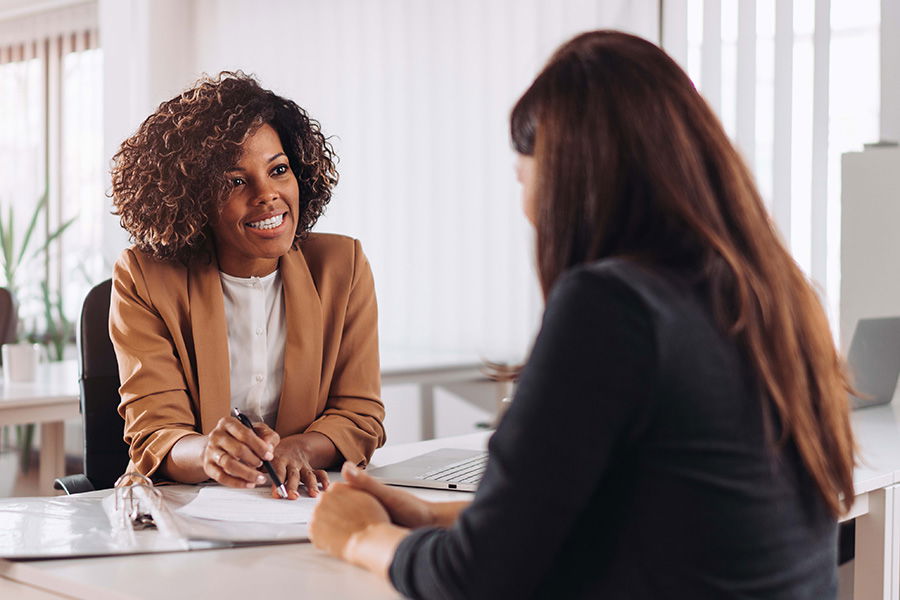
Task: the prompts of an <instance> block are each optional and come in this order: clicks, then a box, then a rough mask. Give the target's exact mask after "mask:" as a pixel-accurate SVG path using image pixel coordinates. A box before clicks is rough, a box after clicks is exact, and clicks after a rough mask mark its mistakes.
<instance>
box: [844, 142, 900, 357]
mask: <svg viewBox="0 0 900 600" xmlns="http://www.w3.org/2000/svg"><path fill="white" fill-rule="evenodd" d="M842 170H843V178H842V181H843V188H842V194H841V196H842V209H841V225H842V226H841V307H840V315H841V336H840V337H841V347H842V348H843V349H844V350H845V351H846V350H847V349H848V347H849V345H850V339H851V337H852V336H853V330H854V328H855V327H856V322H857V321H858V320H859V319H861V318H867V317H893V316H897V315H900V244H898V243H897V240H898V235H897V228H898V226H900V148H896V147H894V148H878V147H875V148H868V149H866V150H865V151H864V152H850V153H847V154H845V155H844V157H843V169H842Z"/></svg>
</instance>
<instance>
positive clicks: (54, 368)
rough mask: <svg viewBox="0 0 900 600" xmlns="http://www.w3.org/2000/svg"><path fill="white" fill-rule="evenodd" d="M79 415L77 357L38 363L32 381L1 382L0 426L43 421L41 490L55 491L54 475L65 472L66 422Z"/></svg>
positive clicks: (40, 471) (42, 491)
mask: <svg viewBox="0 0 900 600" xmlns="http://www.w3.org/2000/svg"><path fill="white" fill-rule="evenodd" d="M0 381H2V378H0ZM77 416H79V390H78V365H77V363H76V361H74V360H71V361H63V362H52V363H43V364H41V365H39V366H38V370H37V376H36V378H35V381H33V382H27V383H12V384H6V383H0V426H2V425H26V424H29V423H39V424H40V425H41V440H40V464H39V465H38V469H39V470H38V483H39V486H40V491H41V493H42V494H45V495H48V496H49V495H52V494H53V493H54V492H53V479H54V478H56V477H60V476H62V475H64V474H65V464H66V460H65V458H66V457H65V443H64V442H65V427H64V422H65V420H66V419H72V418H74V417H77Z"/></svg>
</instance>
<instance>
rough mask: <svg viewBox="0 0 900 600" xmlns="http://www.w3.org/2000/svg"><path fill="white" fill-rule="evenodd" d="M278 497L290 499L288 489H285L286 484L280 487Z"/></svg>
mask: <svg viewBox="0 0 900 600" xmlns="http://www.w3.org/2000/svg"><path fill="white" fill-rule="evenodd" d="M278 495H279V496H281V497H282V498H287V497H288V493H287V489H285V487H284V484H282V485H279V486H278Z"/></svg>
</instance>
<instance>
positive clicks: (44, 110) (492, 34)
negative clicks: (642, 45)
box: [0, 0, 900, 441]
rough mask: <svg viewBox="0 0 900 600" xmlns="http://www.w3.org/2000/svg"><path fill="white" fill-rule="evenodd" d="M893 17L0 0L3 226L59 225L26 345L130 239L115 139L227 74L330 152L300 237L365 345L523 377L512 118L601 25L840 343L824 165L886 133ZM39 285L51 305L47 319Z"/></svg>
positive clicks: (537, 308) (823, 9) (310, 1)
mask: <svg viewBox="0 0 900 600" xmlns="http://www.w3.org/2000/svg"><path fill="white" fill-rule="evenodd" d="M898 11H900V9H898V3H896V2H895V1H894V0H592V1H587V0H290V1H289V0H257V1H249V0H245V1H241V0H93V1H77V0H33V1H25V0H0V220H2V221H3V222H4V223H6V222H7V221H8V220H9V214H10V209H14V213H15V217H14V218H13V219H12V220H13V221H14V225H13V229H14V230H15V231H16V232H17V234H18V238H17V240H19V241H20V240H21V239H22V235H23V234H24V231H25V229H26V228H27V225H28V222H29V221H28V219H29V217H30V215H31V213H32V212H33V211H34V208H35V206H36V205H37V203H38V202H39V200H40V199H41V198H42V197H44V196H46V198H47V205H46V211H45V212H43V213H41V214H40V215H39V221H38V222H39V227H38V231H37V233H35V236H36V238H35V239H36V240H37V241H34V242H33V244H37V245H39V241H40V239H41V236H47V235H48V234H49V233H51V232H53V231H54V230H55V229H56V228H57V227H59V226H60V225H61V224H63V223H65V222H66V221H67V220H68V219H70V218H72V217H77V218H76V220H75V221H74V223H73V224H72V226H71V227H70V228H69V229H68V230H67V231H66V232H65V234H64V235H63V236H62V237H61V238H60V239H59V240H57V241H56V242H54V244H52V245H51V246H50V252H48V253H47V254H46V256H43V255H42V256H40V257H38V259H37V260H36V261H35V262H34V263H33V264H31V265H30V266H29V268H27V269H23V270H22V271H20V272H19V275H18V280H17V281H16V285H17V287H18V289H19V290H20V299H21V303H22V307H21V316H22V320H23V324H24V328H25V329H26V330H28V331H32V332H38V333H40V332H42V331H46V330H47V328H48V327H49V326H50V323H49V322H48V319H50V320H59V319H60V318H62V317H61V316H60V315H63V316H65V317H66V318H67V319H69V320H73V319H74V318H75V317H76V316H77V314H78V311H79V309H80V305H81V300H82V298H83V296H84V294H85V292H86V291H87V290H88V289H89V288H90V286H91V285H92V284H94V283H96V282H98V281H100V280H102V279H105V278H107V277H108V276H109V274H110V268H111V265H112V262H113V261H114V260H115V259H116V257H117V256H118V254H119V253H120V252H121V250H122V249H123V248H124V247H125V246H126V245H127V243H128V240H127V239H126V237H125V235H124V234H123V232H122V231H121V230H120V228H119V226H118V222H117V219H116V218H115V217H113V216H111V215H110V214H109V211H110V201H109V199H108V198H107V196H106V193H107V192H108V188H109V175H108V168H109V161H110V157H111V156H112V154H113V153H114V152H115V150H116V148H117V146H118V144H119V143H120V142H121V141H122V140H123V139H124V138H125V137H127V136H128V135H130V134H131V132H133V131H134V129H135V128H136V127H137V126H138V124H139V123H140V122H141V121H142V119H143V118H145V117H146V116H147V115H148V114H149V113H150V112H151V111H152V110H153V109H154V107H155V106H156V105H157V104H158V103H159V102H161V101H163V100H165V99H168V98H170V97H172V96H173V95H175V94H177V93H179V92H180V91H181V90H183V89H184V88H186V87H188V86H190V85H191V83H192V82H193V81H195V80H196V79H197V77H198V76H199V75H200V74H201V73H210V74H215V73H217V72H218V71H220V70H226V69H227V70H236V69H241V70H243V71H245V72H247V73H253V74H255V75H257V76H258V78H259V80H260V81H261V83H262V84H263V85H264V86H265V87H269V88H271V89H273V90H275V91H276V92H278V93H280V94H282V95H285V96H288V97H290V98H292V99H294V100H296V101H297V102H298V103H299V104H300V105H302V106H304V107H305V108H307V109H308V111H309V112H310V114H311V115H312V116H314V117H315V118H316V119H317V120H319V121H320V122H321V124H322V128H323V130H324V131H325V132H326V133H327V134H328V135H330V136H333V137H332V142H333V144H334V147H335V149H336V151H337V153H338V155H339V156H340V164H339V169H340V172H341V181H340V184H339V186H338V187H337V189H336V192H335V195H334V199H333V200H332V203H331V205H330V207H329V209H328V211H327V214H326V216H325V217H324V218H323V219H322V220H321V221H320V223H319V225H318V226H317V230H318V231H331V232H339V233H345V234H348V235H352V236H355V237H358V238H360V239H361V240H362V242H363V247H364V249H365V250H366V252H367V254H368V256H369V259H370V261H371V264H372V268H373V270H374V273H375V278H376V286H377V292H378V298H379V307H380V335H381V341H382V348H383V349H384V351H385V352H386V353H390V352H395V353H396V352H399V353H407V354H409V353H420V354H422V355H424V356H429V355H433V356H443V355H447V356H456V357H459V356H462V357H470V358H472V359H473V360H478V359H482V358H484V359H490V360H495V361H500V362H503V361H516V360H521V359H522V358H523V357H524V356H526V354H527V350H528V346H529V344H530V341H531V339H532V337H533V335H534V333H535V331H536V328H537V326H538V324H539V318H540V312H541V308H542V300H541V297H540V293H539V291H538V287H537V284H536V279H535V276H534V268H533V260H532V238H531V233H530V230H529V228H528V226H527V224H526V222H525V220H524V218H523V217H522V215H521V210H520V207H519V191H518V185H517V183H516V182H515V177H514V173H513V168H512V165H513V159H514V156H513V153H512V151H511V150H510V147H509V142H508V129H507V117H508V114H509V110H510V108H511V106H512V104H513V103H514V101H515V100H516V98H517V97H518V96H519V94H521V93H522V91H524V89H525V88H526V87H527V85H528V84H529V82H530V81H531V79H532V78H533V77H534V75H535V74H536V73H537V71H538V70H539V69H540V68H541V65H542V63H543V62H544V61H545V60H546V58H547V57H548V56H549V54H550V53H551V52H552V50H553V49H554V48H555V47H557V46H558V45H559V44H560V43H562V42H563V41H565V40H566V39H568V38H570V37H571V36H572V35H574V34H576V33H578V32H581V31H585V30H589V29H596V28H616V29H623V30H627V31H630V32H634V33H636V34H638V35H641V36H643V37H646V38H648V39H650V40H653V41H655V42H657V43H660V44H661V45H663V46H664V47H665V48H666V49H667V50H668V51H669V52H670V53H671V54H672V55H673V56H674V57H675V59H676V60H678V61H679V62H680V63H681V64H682V65H683V66H684V67H685V68H686V69H687V71H688V73H689V74H690V76H691V77H692V79H693V80H694V82H695V83H696V85H697V87H698V88H699V89H700V91H701V92H702V93H703V94H704V96H705V97H706V98H707V100H708V101H709V102H710V104H711V105H712V106H713V108H714V109H715V110H716V112H717V113H718V114H719V115H720V117H721V119H722V122H723V124H724V126H725V128H726V130H727V131H728V133H729V134H730V135H731V136H732V139H733V140H734V142H735V143H736V145H737V146H738V148H739V149H740V151H741V152H742V153H743V155H744V158H745V160H746V161H747V163H748V164H749V165H750V167H751V169H752V170H753V172H754V174H755V175H756V178H757V181H758V184H759V188H760V190H761V192H762V195H763V197H764V198H765V201H766V203H767V205H768V206H769V207H770V209H771V211H772V215H773V218H774V220H775V222H776V223H777V225H778V227H779V228H780V230H781V233H782V235H783V237H784V239H785V241H786V243H787V244H788V245H789V246H790V249H791V251H792V252H793V254H794V256H795V258H796V260H797V261H798V263H799V264H800V265H801V266H802V268H803V269H804V270H805V272H806V273H808V274H809V276H810V277H811V278H812V279H813V280H814V281H815V282H816V284H817V285H818V287H819V289H820V290H821V293H822V297H823V301H824V302H825V304H826V305H827V307H828V310H829V315H830V318H831V319H832V323H834V324H835V332H836V334H837V331H838V327H837V323H838V320H839V318H840V309H841V299H840V290H841V287H840V281H841V239H840V238H841V189H842V182H841V156H842V154H843V153H846V152H849V151H855V150H861V149H862V148H863V144H864V143H870V142H877V141H879V140H880V139H882V138H886V139H894V140H896V139H897V137H898V134H900V132H898V131H897V129H900V127H898V123H897V121H898V117H897V115H896V112H897V110H898V108H897V106H898V104H897V102H896V100H897V98H896V96H897V95H898V94H900V91H898V89H900V81H898V80H900V77H898V75H897V70H898V69H900V64H898V63H900V51H898V50H897V49H896V48H895V46H894V45H895V44H896V43H897V42H896V40H897V39H900V16H898V14H897V13H898ZM890 82H893V84H890ZM892 100H893V102H891V101H892ZM888 108H890V109H891V110H893V111H894V113H891V112H890V111H889V110H888ZM41 282H46V283H47V284H48V288H47V289H48V294H49V296H50V298H51V300H56V299H58V300H59V302H60V303H61V307H62V308H61V311H56V312H53V311H51V312H49V313H48V311H47V310H46V306H47V301H46V298H44V297H42V294H41V288H40V283H41ZM3 283H4V282H0V284H3ZM456 392H458V393H454V390H453V389H452V388H451V389H450V390H449V391H446V390H445V391H443V392H441V393H442V394H443V395H444V396H447V398H445V399H439V402H438V403H437V409H436V410H437V423H438V429H437V433H438V434H443V435H446V434H449V433H461V432H463V431H465V430H466V429H467V428H471V427H472V426H473V424H474V423H476V422H479V421H485V420H487V419H489V418H490V412H491V404H490V402H488V401H485V402H480V401H479V400H478V395H479V393H481V392H479V391H478V390H477V389H459V390H456ZM413 393H414V392H413V391H412V390H404V389H402V386H401V389H391V390H388V389H386V390H385V399H386V402H387V403H388V410H389V417H388V418H389V422H388V428H389V432H390V437H391V441H408V440H410V439H414V438H415V436H416V431H415V430H414V427H413V425H412V424H414V423H415V422H416V421H415V419H416V417H415V415H414V411H415V410H416V409H417V407H416V404H415V403H413V402H406V401H405V400H404V397H405V395H410V394H413ZM488 395H489V394H488ZM454 396H469V401H461V400H458V399H456V398H454ZM472 398H474V400H472ZM564 400H565V399H560V401H561V402H564Z"/></svg>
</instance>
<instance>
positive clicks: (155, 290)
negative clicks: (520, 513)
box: [110, 72, 384, 498]
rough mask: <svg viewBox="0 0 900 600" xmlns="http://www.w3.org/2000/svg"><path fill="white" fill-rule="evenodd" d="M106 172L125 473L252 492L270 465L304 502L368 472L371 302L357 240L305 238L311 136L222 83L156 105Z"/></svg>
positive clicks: (264, 95) (316, 203)
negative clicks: (364, 468) (352, 473)
mask: <svg viewBox="0 0 900 600" xmlns="http://www.w3.org/2000/svg"><path fill="white" fill-rule="evenodd" d="M113 161H114V166H113V172H112V178H113V203H114V205H115V208H116V214H118V215H119V216H120V219H121V223H122V226H123V227H124V228H125V229H126V230H127V231H128V232H129V233H130V234H131V237H132V240H133V242H134V246H133V247H132V248H129V249H128V250H126V251H125V252H124V253H123V254H122V256H121V258H120V259H119V261H118V262H117V264H116V266H115V270H114V274H113V294H112V302H111V306H110V334H111V337H112V340H113V344H114V346H115V348H116V356H117V358H118V361H119V371H120V375H121V379H122V387H121V389H120V393H121V396H122V402H121V405H120V407H119V412H120V413H121V415H122V417H123V418H124V419H125V440H126V442H128V444H129V445H130V447H131V450H130V454H131V461H132V464H131V465H129V468H132V469H136V470H138V471H140V472H141V473H143V474H145V475H150V476H155V477H156V478H159V479H169V480H174V481H180V482H186V483H191V482H200V481H204V480H206V479H214V480H216V481H218V482H220V483H222V484H225V485H229V486H234V487H253V486H255V485H257V484H260V483H263V482H264V481H265V478H264V477H263V476H262V474H261V473H260V471H259V468H260V466H261V464H262V461H263V460H271V462H272V465H273V467H274V468H275V471H276V474H277V475H278V476H279V477H280V478H281V479H282V480H283V481H285V483H286V485H287V487H288V490H289V492H288V493H289V497H290V498H297V497H298V496H299V488H300V486H301V485H302V486H305V487H306V489H307V491H308V493H309V494H310V495H316V494H318V487H319V485H322V486H323V487H327V485H328V479H327V476H326V475H325V471H324V469H325V468H328V467H331V466H334V465H336V464H339V463H340V461H342V460H345V459H346V460H350V461H351V462H354V463H356V464H360V465H364V464H365V463H366V462H367V461H368V459H369V458H370V457H371V454H372V452H373V451H374V449H375V448H376V447H377V446H379V445H381V444H383V443H384V429H383V427H382V420H383V418H384V407H383V405H382V403H381V400H380V399H379V395H380V389H379V388H380V384H379V364H378V340H377V313H376V305H375V288H374V282H373V280H372V273H371V270H370V268H369V264H368V262H367V260H366V258H365V256H364V255H363V253H362V249H361V248H360V244H359V242H358V241H357V240H353V239H351V238H347V237H343V236H337V235H324V234H313V233H310V232H309V231H310V229H311V228H312V226H313V225H314V224H315V223H316V221H317V219H318V217H319V216H320V215H321V214H322V211H323V210H324V208H325V206H326V205H327V203H328V201H329V200H330V198H331V189H332V187H333V186H334V185H335V184H336V183H337V172H336V171H335V168H334V156H333V153H332V150H331V147H330V145H329V144H328V142H327V141H326V139H325V136H324V135H323V134H322V133H321V131H320V129H319V124H318V123H317V122H315V121H314V120H312V119H310V118H309V117H308V115H307V114H306V112H305V111H304V110H303V109H302V108H300V107H299V106H297V105H296V104H294V103H293V102H291V101H290V100H287V99H285V98H281V97H280V96H277V95H276V94H274V93H272V92H271V91H268V90H265V89H263V88H261V87H260V86H259V84H258V83H257V82H256V81H255V80H253V78H251V77H248V76H246V75H244V74H242V73H227V72H226V73H222V74H220V75H219V76H218V77H217V78H215V79H209V78H205V79H202V80H200V81H199V82H198V83H197V84H196V85H195V86H194V87H193V88H192V89H190V90H187V91H186V92H184V93H182V94H181V95H179V96H177V97H175V98H173V99H172V100H169V101H167V102H164V103H162V104H161V105H160V106H159V108H158V109H157V110H156V112H155V113H153V114H152V115H150V116H149V117H148V118H147V119H146V120H145V121H144V123H142V124H141V126H140V128H139V129H138V131H137V132H136V133H135V134H134V135H133V136H132V137H130V138H129V139H127V140H125V141H124V142H123V143H122V146H121V148H120V150H119V152H118V153H117V154H116V155H115V157H114V159H113ZM301 332H302V333H301ZM232 408H238V409H240V411H241V412H243V413H245V414H247V415H248V416H250V417H251V419H253V420H255V421H256V423H255V425H254V429H253V430H249V429H247V428H245V427H244V426H242V425H241V424H240V422H238V421H237V419H235V418H234V417H231V416H228V415H229V412H230V410H231V409H232ZM273 494H275V491H274V489H273Z"/></svg>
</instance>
